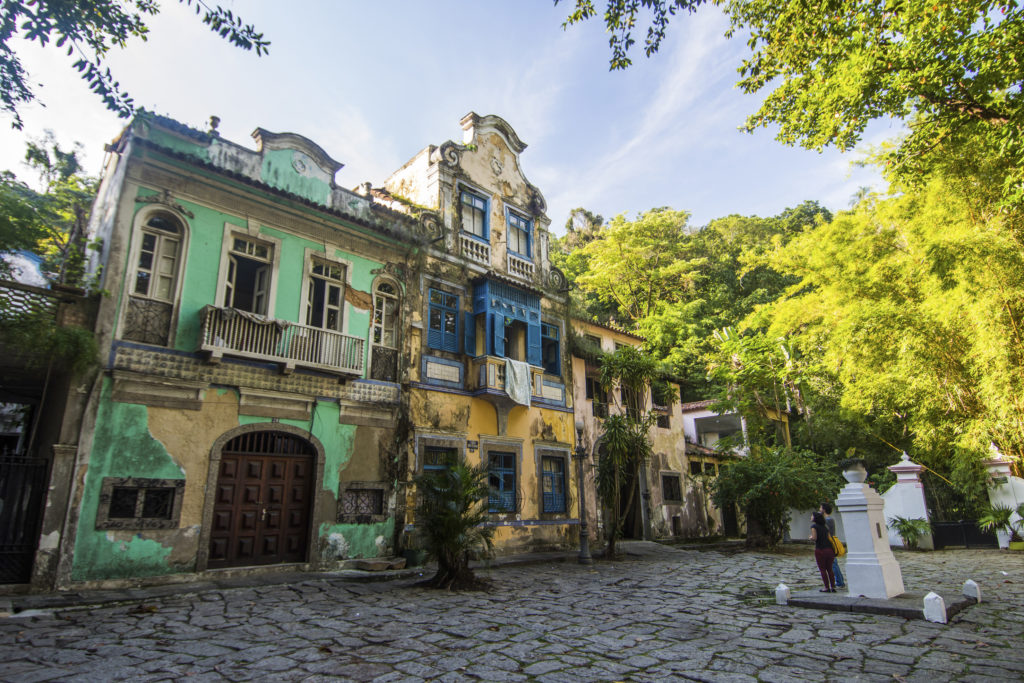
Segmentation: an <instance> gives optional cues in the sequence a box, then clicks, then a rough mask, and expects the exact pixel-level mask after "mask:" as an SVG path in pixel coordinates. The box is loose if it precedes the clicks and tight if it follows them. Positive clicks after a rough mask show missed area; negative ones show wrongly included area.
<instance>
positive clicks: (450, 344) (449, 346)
mask: <svg viewBox="0 0 1024 683" xmlns="http://www.w3.org/2000/svg"><path fill="white" fill-rule="evenodd" d="M444 350H445V351H451V352H452V353H458V352H459V313H458V311H456V312H455V332H454V333H453V332H445V333H444Z"/></svg>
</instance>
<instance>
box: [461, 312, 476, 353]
mask: <svg viewBox="0 0 1024 683" xmlns="http://www.w3.org/2000/svg"><path fill="white" fill-rule="evenodd" d="M464 315H465V323H464V324H465V326H466V329H465V330H463V332H465V340H464V341H463V343H464V344H465V345H466V346H465V348H464V349H463V352H464V353H465V354H466V355H467V356H475V355H476V320H475V319H474V317H473V314H472V313H466V314H464Z"/></svg>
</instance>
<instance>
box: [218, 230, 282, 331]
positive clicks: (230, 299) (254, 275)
mask: <svg viewBox="0 0 1024 683" xmlns="http://www.w3.org/2000/svg"><path fill="white" fill-rule="evenodd" d="M273 256H274V247H273V246H271V245H269V244H266V243H264V242H259V241H257V240H254V239H251V238H248V237H241V236H238V235H235V236H233V237H232V238H231V248H230V249H229V253H228V270H227V281H226V283H225V287H224V307H225V308H236V309H238V310H240V311H246V312H248V313H256V314H258V315H266V314H267V297H268V296H269V292H270V277H271V269H272V265H271V264H272V263H273Z"/></svg>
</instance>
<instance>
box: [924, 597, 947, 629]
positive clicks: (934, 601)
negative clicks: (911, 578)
mask: <svg viewBox="0 0 1024 683" xmlns="http://www.w3.org/2000/svg"><path fill="white" fill-rule="evenodd" d="M924 618H925V619H927V620H928V621H934V622H935V623H936V624H945V623H946V601H945V600H943V599H942V596H941V595H939V594H938V593H936V592H935V591H931V592H929V593H928V595H926V596H924Z"/></svg>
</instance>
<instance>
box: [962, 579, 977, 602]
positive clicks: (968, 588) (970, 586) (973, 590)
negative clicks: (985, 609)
mask: <svg viewBox="0 0 1024 683" xmlns="http://www.w3.org/2000/svg"><path fill="white" fill-rule="evenodd" d="M964 595H965V596H967V597H968V598H970V599H971V600H974V601H975V602H981V586H979V585H978V584H976V583H975V582H974V581H973V580H971V579H967V580H966V581H964Z"/></svg>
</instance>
